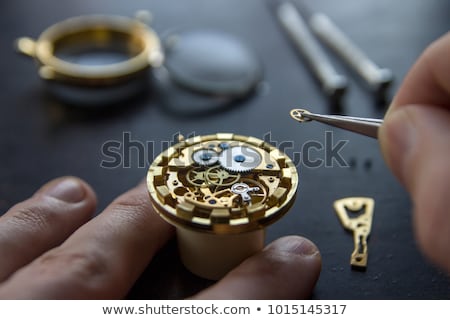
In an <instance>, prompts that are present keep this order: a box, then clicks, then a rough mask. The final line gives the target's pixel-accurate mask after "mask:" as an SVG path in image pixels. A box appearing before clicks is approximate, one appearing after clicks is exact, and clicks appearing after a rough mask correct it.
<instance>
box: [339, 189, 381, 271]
mask: <svg viewBox="0 0 450 320" xmlns="http://www.w3.org/2000/svg"><path fill="white" fill-rule="evenodd" d="M374 206H375V201H374V200H373V199H372V198H363V197H352V198H344V199H340V200H336V201H335V202H334V209H335V210H336V213H337V215H338V217H339V220H340V221H341V224H342V225H343V226H344V228H345V229H347V230H350V231H352V232H353V241H354V244H355V249H354V250H353V253H352V256H351V259H350V264H351V265H352V266H353V267H357V268H365V267H366V266H367V238H368V237H369V234H370V229H371V227H372V217H373V208H374ZM349 211H350V212H351V213H353V214H354V215H355V216H354V217H352V216H351V214H349ZM360 211H362V213H360Z"/></svg>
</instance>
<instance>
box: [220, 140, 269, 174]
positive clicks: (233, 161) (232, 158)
mask: <svg viewBox="0 0 450 320" xmlns="http://www.w3.org/2000/svg"><path fill="white" fill-rule="evenodd" d="M218 160H219V163H220V165H221V166H222V168H224V169H226V170H229V171H232V172H242V173H244V172H249V171H251V170H253V169H255V168H256V167H257V166H258V165H259V164H260V163H261V155H260V154H259V153H258V151H256V150H255V149H253V148H251V147H248V146H234V147H231V148H229V149H225V150H223V151H222V153H221V154H220V155H219V159H218Z"/></svg>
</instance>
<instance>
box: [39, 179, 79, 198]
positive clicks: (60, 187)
mask: <svg viewBox="0 0 450 320" xmlns="http://www.w3.org/2000/svg"><path fill="white" fill-rule="evenodd" d="M45 193H46V194H47V195H48V196H50V197H53V198H56V199H59V200H62V201H64V202H70V203H77V202H80V201H82V200H84V198H85V197H86V190H85V188H84V187H83V185H82V184H81V182H80V181H79V180H77V179H74V178H65V179H63V180H61V181H59V182H57V183H56V184H55V185H53V186H51V187H50V188H49V189H48V190H46V192H45Z"/></svg>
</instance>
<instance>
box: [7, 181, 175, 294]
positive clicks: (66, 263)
mask: <svg viewBox="0 0 450 320" xmlns="http://www.w3.org/2000/svg"><path fill="white" fill-rule="evenodd" d="M172 234H173V229H172V227H171V226H170V225H169V224H167V223H166V222H165V221H163V220H162V219H161V218H160V217H159V216H158V214H157V213H156V212H155V211H154V210H153V207H152V205H151V203H150V199H149V196H148V191H147V188H146V185H145V184H144V183H142V184H140V185H139V186H137V187H135V188H134V189H132V190H130V191H128V192H126V193H125V194H123V195H121V196H120V197H118V198H117V199H116V200H114V201H113V202H112V203H111V204H110V205H109V206H108V207H107V208H106V209H105V210H104V211H103V212H102V213H101V214H100V215H98V216H97V217H95V218H94V219H93V220H91V221H90V222H88V223H86V224H85V225H83V226H82V227H81V228H79V229H78V230H77V231H76V232H75V233H73V234H72V235H71V236H70V237H69V238H68V239H67V240H66V241H65V242H64V243H63V244H62V245H61V246H60V247H57V248H55V249H53V250H51V251H48V252H47V253H45V254H44V255H42V256H40V257H39V258H38V259H36V260H35V261H34V262H32V263H31V264H29V265H28V266H26V267H24V268H22V269H21V270H19V271H18V272H16V273H15V274H14V275H13V276H12V277H11V278H10V279H9V280H8V281H7V282H6V283H4V284H3V285H2V286H1V287H0V296H2V295H4V296H6V297H8V298H22V299H92V298H96V299H99V298H102V299H111V298H121V297H123V296H124V295H125V294H126V293H127V292H128V290H129V289H130V287H131V286H132V285H133V283H134V282H135V281H136V279H137V278H138V276H139V275H140V274H141V273H142V271H143V270H144V268H145V267H146V265H147V264H148V263H149V261H150V260H151V259H152V257H153V256H154V254H155V253H156V252H157V251H158V250H159V249H160V248H161V247H162V246H163V245H164V244H165V243H166V241H167V240H168V239H169V238H170V237H171V235H172Z"/></svg>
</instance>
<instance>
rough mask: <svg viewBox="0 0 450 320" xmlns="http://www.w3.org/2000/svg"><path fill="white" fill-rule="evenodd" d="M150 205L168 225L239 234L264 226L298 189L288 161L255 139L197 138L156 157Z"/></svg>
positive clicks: (279, 213)
mask: <svg viewBox="0 0 450 320" xmlns="http://www.w3.org/2000/svg"><path fill="white" fill-rule="evenodd" d="M147 182H148V190H149V192H150V197H151V201H152V203H153V206H154V207H155V209H156V210H157V211H158V213H159V214H160V215H161V216H162V217H163V218H164V219H165V220H167V221H168V222H169V223H171V224H173V225H175V226H180V227H184V228H188V229H192V230H196V231H200V232H209V233H215V234H237V233H243V232H249V231H254V230H257V229H260V228H263V227H265V226H267V225H269V224H271V223H273V222H275V221H276V220H277V219H279V218H280V217H281V216H283V215H284V214H285V213H286V212H287V210H288V209H289V208H290V207H291V206H292V204H293V202H294V198H295V194H296V190H297V185H298V175H297V170H296V168H295V166H294V164H293V162H292V161H291V159H290V158H289V157H288V156H287V155H286V154H284V153H283V152H281V151H280V150H278V149H277V148H275V147H274V146H272V145H270V144H268V143H266V142H264V141H262V140H260V139H257V138H253V137H247V136H241V135H235V134H229V133H218V134H214V135H206V136H197V137H193V138H190V139H187V140H184V141H181V142H179V143H178V144H176V145H174V146H172V147H171V148H169V149H168V150H166V151H165V152H163V153H162V154H161V155H159V156H158V157H157V158H156V159H155V160H154V162H153V164H152V165H151V166H150V169H149V171H148V176H147Z"/></svg>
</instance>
